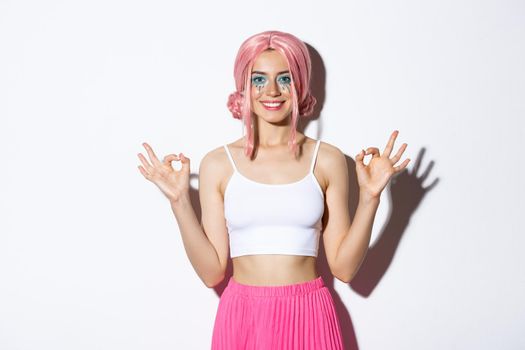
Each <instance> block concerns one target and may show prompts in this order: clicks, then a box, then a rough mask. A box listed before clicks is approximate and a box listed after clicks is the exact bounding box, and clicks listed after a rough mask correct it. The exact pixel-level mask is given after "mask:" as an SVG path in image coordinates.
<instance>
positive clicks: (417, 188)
mask: <svg viewBox="0 0 525 350" xmlns="http://www.w3.org/2000/svg"><path fill="white" fill-rule="evenodd" d="M307 46H308V50H309V52H310V56H311V59H312V78H311V83H310V84H311V85H310V87H311V90H312V93H313V95H314V96H315V97H316V99H317V104H316V106H315V110H314V113H313V114H312V115H311V116H309V117H301V119H300V120H299V124H298V126H297V129H298V130H300V131H301V132H303V133H304V130H305V129H306V126H307V125H308V123H309V122H310V121H312V120H316V119H318V134H317V139H319V138H321V135H322V123H321V119H320V118H319V117H320V114H321V111H322V109H323V105H324V101H325V85H326V84H325V82H326V70H325V67H324V64H323V60H322V58H321V56H320V55H319V53H318V52H317V50H315V49H314V48H313V47H312V46H310V45H308V44H307ZM367 147H368V145H367ZM424 154H425V148H422V149H421V150H420V151H419V153H418V156H417V158H416V160H415V162H414V163H413V166H412V169H411V170H409V169H408V167H407V168H406V169H405V170H404V171H403V172H401V173H399V174H398V175H397V176H395V177H394V178H392V179H391V181H390V183H389V184H388V186H387V191H388V193H389V200H390V213H389V215H388V218H387V220H386V223H385V225H384V227H383V228H382V229H381V232H380V234H379V237H378V239H377V240H376V242H375V244H374V245H373V246H371V247H370V248H369V249H368V252H367V254H366V257H365V259H364V260H363V262H362V264H361V266H360V267H359V271H358V273H357V274H356V275H355V276H354V278H353V279H352V281H351V282H350V283H349V284H348V286H349V287H350V288H352V289H353V290H354V291H355V292H356V293H358V294H359V295H361V296H363V297H368V296H370V295H371V294H372V292H373V291H374V289H375V288H376V287H377V286H378V285H379V282H380V281H381V278H382V277H383V276H384V275H385V273H386V271H387V270H388V267H389V266H390V264H391V263H392V261H393V259H394V255H395V252H396V250H397V247H398V246H399V243H400V242H401V238H402V237H403V234H404V232H405V230H406V228H407V226H408V223H409V220H410V217H411V216H412V215H413V214H414V213H415V211H416V209H417V208H418V206H419V204H420V203H421V202H422V200H423V198H424V196H425V195H426V194H427V193H428V192H429V191H430V190H431V189H433V188H434V187H435V186H436V185H437V183H438V178H436V179H435V180H434V181H433V182H432V183H431V184H430V185H428V186H426V187H423V185H422V183H423V182H424V181H425V179H426V178H427V177H428V176H429V174H430V171H431V170H432V167H433V166H434V161H430V162H429V164H428V166H427V167H426V169H425V171H424V172H423V173H422V174H421V175H419V176H418V173H419V172H420V168H421V164H422V161H423V156H424ZM346 162H347V166H348V174H349V183H350V191H349V198H348V207H349V210H350V217H351V219H352V220H353V217H354V215H355V211H356V209H357V204H358V196H359V187H358V183H357V176H356V172H355V161H354V160H353V159H352V158H351V157H349V156H346ZM191 178H197V181H198V174H191ZM190 198H191V202H192V206H193V208H194V210H195V214H196V215H197V217H198V218H199V219H200V218H201V217H202V216H201V206H200V200H199V192H198V190H197V189H194V188H192V187H190ZM325 206H326V203H325ZM317 271H318V272H319V274H320V275H321V276H322V277H323V280H324V281H325V284H326V287H327V288H328V289H329V290H330V292H331V294H332V296H333V299H334V302H335V305H336V310H337V314H338V316H339V320H340V323H341V329H342V332H343V341H344V344H345V349H349V350H358V349H359V345H358V343H357V337H356V334H355V330H354V327H353V323H352V319H351V317H350V314H349V312H348V310H347V309H346V307H345V305H344V303H343V302H342V300H341V298H340V297H339V295H338V294H337V292H336V291H335V289H334V280H335V279H334V276H333V275H332V273H331V272H330V267H329V266H328V262H327V260H326V255H325V251H324V245H323V240H322V239H321V240H320V242H319V255H318V258H317ZM232 275H233V264H232V261H231V258H230V259H228V267H227V270H226V275H225V278H224V280H223V281H222V282H221V283H220V284H218V285H217V286H215V287H214V289H215V292H216V293H217V296H219V297H220V295H222V292H223V291H224V289H225V288H226V286H227V284H228V280H229V278H230V277H231V276H232Z"/></svg>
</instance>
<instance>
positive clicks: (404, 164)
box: [394, 158, 410, 173]
mask: <svg viewBox="0 0 525 350" xmlns="http://www.w3.org/2000/svg"><path fill="white" fill-rule="evenodd" d="M408 162H410V158H407V159H405V161H404V162H403V163H401V164H400V165H398V166H395V167H394V171H395V172H396V173H398V172H400V171H401V170H403V169H405V167H406V166H407V165H408Z"/></svg>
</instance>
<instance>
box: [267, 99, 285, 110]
mask: <svg viewBox="0 0 525 350" xmlns="http://www.w3.org/2000/svg"><path fill="white" fill-rule="evenodd" d="M261 104H262V105H263V106H264V108H266V109H268V110H270V111H276V110H278V109H280V108H281V107H282V105H283V104H284V101H272V102H270V101H261Z"/></svg>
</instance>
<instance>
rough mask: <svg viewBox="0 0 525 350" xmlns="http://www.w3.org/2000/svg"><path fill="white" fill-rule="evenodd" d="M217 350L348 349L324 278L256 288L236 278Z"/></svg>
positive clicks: (221, 312) (221, 308) (217, 331)
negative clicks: (344, 346)
mask: <svg viewBox="0 0 525 350" xmlns="http://www.w3.org/2000/svg"><path fill="white" fill-rule="evenodd" d="M211 348H212V350H255V349H257V350H261V349H263V350H270V349H275V350H277V349H278V350H281V349H283V350H292V349H293V350H298V349H299V350H300V349H304V350H324V349H326V350H332V349H337V350H341V349H343V340H342V335H341V326H340V324H339V320H338V318H337V314H336V312H335V304H334V301H333V299H332V295H331V294H330V290H329V289H328V288H327V287H326V286H325V284H324V281H323V279H322V276H319V277H317V278H316V279H313V280H311V281H307V282H302V283H296V284H289V285H280V286H252V285H246V284H241V283H239V282H237V281H235V280H234V279H233V276H232V277H230V279H229V281H228V285H227V286H226V288H225V289H224V291H223V293H222V295H221V298H220V300H219V305H218V308H217V314H216V317H215V323H214V327H213V335H212V346H211Z"/></svg>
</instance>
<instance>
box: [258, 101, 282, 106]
mask: <svg viewBox="0 0 525 350" xmlns="http://www.w3.org/2000/svg"><path fill="white" fill-rule="evenodd" d="M262 104H263V105H265V106H267V107H279V106H280V105H281V104H282V102H277V103H265V102H263V103H262Z"/></svg>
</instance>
